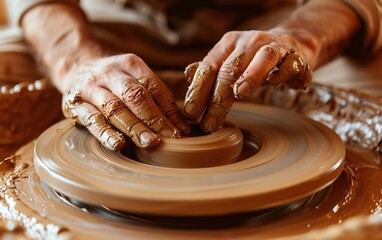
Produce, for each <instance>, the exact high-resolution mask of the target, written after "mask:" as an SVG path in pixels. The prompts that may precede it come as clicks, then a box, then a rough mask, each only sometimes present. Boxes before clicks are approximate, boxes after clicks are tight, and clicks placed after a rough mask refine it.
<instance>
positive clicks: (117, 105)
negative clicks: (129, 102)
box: [102, 99, 124, 119]
mask: <svg viewBox="0 0 382 240" xmlns="http://www.w3.org/2000/svg"><path fill="white" fill-rule="evenodd" d="M123 109H124V104H123V103H122V102H121V101H120V100H118V99H111V100H109V101H106V102H105V103H104V104H102V111H103V113H104V115H105V117H106V118H107V119H110V118H112V117H114V116H115V115H118V113H120V112H121V111H123Z"/></svg>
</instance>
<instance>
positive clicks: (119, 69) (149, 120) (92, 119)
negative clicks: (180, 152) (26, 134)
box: [62, 54, 190, 150]
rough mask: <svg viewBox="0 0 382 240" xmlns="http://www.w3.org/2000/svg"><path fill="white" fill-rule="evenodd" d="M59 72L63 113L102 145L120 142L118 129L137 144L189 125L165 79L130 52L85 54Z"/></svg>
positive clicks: (152, 143)
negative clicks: (90, 56) (87, 56)
mask: <svg viewBox="0 0 382 240" xmlns="http://www.w3.org/2000/svg"><path fill="white" fill-rule="evenodd" d="M71 66H72V67H70V69H69V70H68V71H67V73H66V74H64V76H63V77H62V81H63V82H65V84H63V85H64V87H63V92H64V97H63V102H62V109H63V112H64V115H65V117H66V118H69V119H72V120H73V122H74V123H75V124H79V125H83V126H85V127H86V128H87V129H88V130H89V131H90V132H91V134H93V135H94V136H95V137H96V138H97V139H98V140H99V141H100V142H101V143H102V144H103V145H104V146H105V147H107V148H108V149H111V150H120V149H121V148H123V146H124V143H125V139H124V136H123V135H122V134H121V133H124V134H125V135H126V136H128V137H129V138H131V140H132V141H133V142H134V143H135V144H136V145H137V146H138V147H141V148H145V149H151V148H155V147H157V146H158V145H159V143H160V138H159V137H158V136H157V134H159V135H160V136H163V137H172V138H177V137H180V136H181V134H183V135H189V134H190V128H189V126H188V124H187V122H186V121H185V120H184V118H183V114H182V113H181V111H180V110H179V109H178V107H177V105H176V103H175V101H174V98H173V97H172V94H171V92H170V91H169V90H168V88H167V87H166V86H165V84H164V83H163V82H161V81H160V79H159V78H158V77H157V76H156V75H155V74H154V73H153V72H152V71H151V70H150V69H149V68H148V66H147V65H146V64H145V63H144V62H143V61H142V59H140V58H139V57H137V56H136V55H134V54H125V55H118V56H113V57H106V58H96V59H92V60H87V61H85V62H83V63H80V64H78V65H76V64H72V65H71Z"/></svg>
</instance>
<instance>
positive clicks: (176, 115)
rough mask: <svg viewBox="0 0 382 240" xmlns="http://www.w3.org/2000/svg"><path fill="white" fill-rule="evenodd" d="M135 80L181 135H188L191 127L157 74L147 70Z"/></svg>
mask: <svg viewBox="0 0 382 240" xmlns="http://www.w3.org/2000/svg"><path fill="white" fill-rule="evenodd" d="M137 80H138V82H139V83H140V84H142V86H144V87H145V88H146V89H147V90H148V91H149V93H150V95H151V97H152V98H153V100H154V102H155V104H156V105H157V106H158V107H159V109H160V110H161V111H162V113H163V114H164V115H165V116H166V117H167V119H169V120H170V121H171V122H172V123H173V124H174V125H175V127H176V128H177V129H179V130H180V131H181V133H182V135H184V136H190V135H191V128H190V127H189V125H188V123H187V121H186V119H185V118H184V116H183V114H182V112H181V111H180V110H179V108H178V106H177V105H176V103H175V99H174V97H173V95H172V93H171V92H170V90H169V89H168V88H167V87H166V85H165V84H164V83H163V82H162V81H160V80H159V78H158V77H157V76H155V75H154V74H151V73H149V72H148V73H147V76H144V77H140V78H137Z"/></svg>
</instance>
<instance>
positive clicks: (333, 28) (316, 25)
mask: <svg viewBox="0 0 382 240" xmlns="http://www.w3.org/2000/svg"><path fill="white" fill-rule="evenodd" d="M360 29H361V21H360V19H359V17H358V16H357V14H356V13H355V12H354V11H353V10H352V9H351V8H350V7H349V6H348V5H347V4H345V3H343V2H342V1H336V0H310V1H309V2H308V3H306V4H305V5H303V6H302V7H301V8H299V9H298V10H296V12H294V13H293V14H292V15H291V16H290V18H289V19H288V20H286V21H284V22H283V23H281V24H280V25H279V26H277V27H276V28H275V29H273V30H272V31H276V32H277V31H281V32H289V33H291V34H293V36H294V37H295V39H296V40H297V41H298V42H299V43H301V44H302V45H303V46H304V54H305V57H306V61H307V62H308V63H309V64H310V65H311V66H312V68H317V67H318V66H320V65H322V64H324V63H326V62H327V61H329V60H330V59H333V58H334V57H336V56H337V55H338V54H340V53H342V52H343V51H344V50H346V49H347V48H348V47H349V45H350V43H351V41H352V39H353V38H354V36H355V35H356V33H357V32H358V31H360ZM297 51H299V49H297Z"/></svg>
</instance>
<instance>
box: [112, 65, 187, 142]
mask: <svg viewBox="0 0 382 240" xmlns="http://www.w3.org/2000/svg"><path fill="white" fill-rule="evenodd" d="M107 87H108V88H109V89H110V90H111V91H112V93H113V94H115V95H116V96H117V97H118V98H119V99H121V100H122V102H123V103H124V104H125V105H126V107H127V108H128V109H129V110H130V111H131V112H132V113H133V114H134V115H135V116H136V117H137V118H138V119H139V120H141V121H142V122H143V123H144V124H145V125H146V126H148V127H149V128H150V129H151V130H153V131H154V132H155V133H159V134H160V135H161V136H164V137H171V138H177V137H180V132H179V130H178V129H177V128H176V127H175V126H174V125H173V124H172V123H171V122H170V121H169V120H168V119H167V118H166V117H165V116H164V114H163V113H162V112H161V111H160V109H159V108H158V106H157V105H156V104H155V103H154V101H153V99H152V97H151V95H150V93H149V92H148V91H147V90H146V89H145V87H143V86H142V85H141V84H140V83H139V82H138V81H137V80H136V79H134V78H133V77H131V76H128V75H126V74H125V73H123V72H118V73H116V76H114V77H113V81H110V82H109V83H108V84H107Z"/></svg>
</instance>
